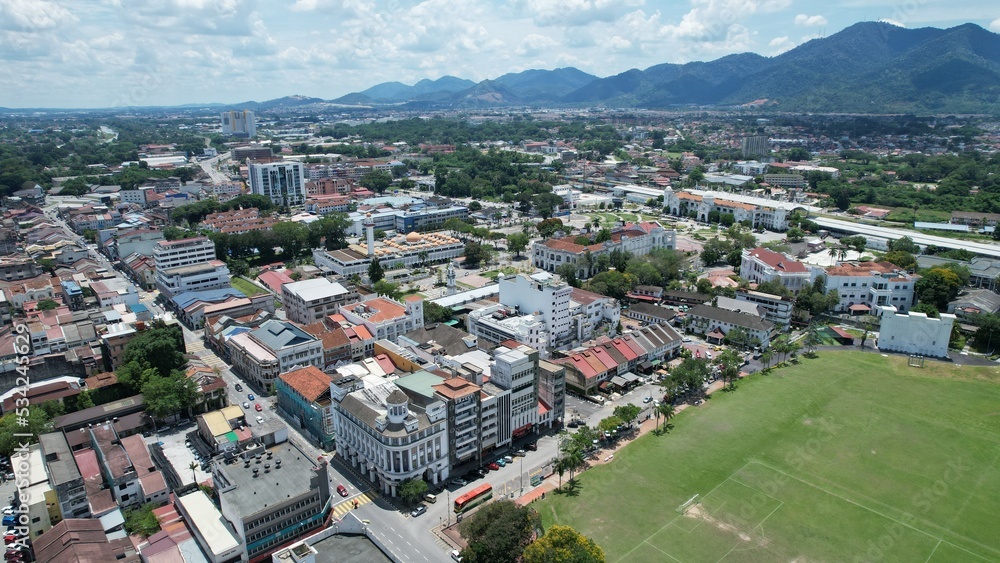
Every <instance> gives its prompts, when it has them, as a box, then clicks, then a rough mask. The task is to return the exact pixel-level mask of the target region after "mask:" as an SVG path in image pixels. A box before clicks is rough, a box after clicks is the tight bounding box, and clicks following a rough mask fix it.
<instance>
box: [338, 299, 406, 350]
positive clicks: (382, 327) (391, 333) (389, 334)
mask: <svg viewBox="0 0 1000 563" xmlns="http://www.w3.org/2000/svg"><path fill="white" fill-rule="evenodd" d="M404 301H405V303H400V302H399V301H396V300H395V299H390V298H388V297H374V298H370V299H368V300H366V301H362V302H360V303H353V304H350V305H341V306H340V314H341V315H343V316H344V318H345V319H347V321H348V322H350V323H351V324H353V325H364V326H365V328H367V329H368V332H370V333H371V334H372V335H374V336H375V339H376V340H382V339H387V340H391V341H393V342H395V341H396V338H397V337H399V336H401V335H403V334H406V333H407V332H409V331H411V330H414V329H418V328H420V327H422V326H424V302H423V300H422V299H421V298H420V297H419V296H416V295H410V296H407V297H405V298H404Z"/></svg>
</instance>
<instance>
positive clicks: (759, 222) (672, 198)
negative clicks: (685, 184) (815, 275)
mask: <svg viewBox="0 0 1000 563" xmlns="http://www.w3.org/2000/svg"><path fill="white" fill-rule="evenodd" d="M663 207H664V208H665V209H666V211H667V213H669V214H671V215H674V216H678V217H692V218H694V219H695V220H697V221H701V222H703V223H704V222H708V216H709V214H710V213H712V212H713V211H718V212H719V213H721V214H732V215H733V218H734V219H735V220H736V222H737V223H739V222H744V221H745V222H747V223H749V224H750V226H751V227H753V228H758V227H760V228H766V229H770V230H772V231H785V230H788V219H789V218H790V217H791V215H792V213H793V212H795V211H797V210H801V211H803V212H811V211H819V209H818V208H816V207H810V206H806V205H802V204H797V203H794V202H787V201H774V200H769V199H763V198H758V197H753V196H746V195H742V194H735V193H728V192H725V193H723V192H715V191H711V190H682V191H679V192H675V191H674V190H673V189H671V188H669V187H668V188H666V189H665V190H664V192H663Z"/></svg>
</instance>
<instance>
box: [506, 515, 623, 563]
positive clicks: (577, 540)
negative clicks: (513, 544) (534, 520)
mask: <svg viewBox="0 0 1000 563" xmlns="http://www.w3.org/2000/svg"><path fill="white" fill-rule="evenodd" d="M523 561H524V563H604V561H605V557H604V550H602V549H601V548H600V547H599V546H598V545H597V544H596V543H594V540H592V539H590V538H588V537H586V536H584V535H582V534H580V532H577V531H576V530H574V529H573V528H570V527H569V526H560V525H558V524H556V525H555V526H552V527H550V528H549V529H548V530H546V531H545V535H544V536H542V537H540V538H538V539H536V540H535V541H533V542H531V544H530V545H528V547H526V548H525V549H524V558H523Z"/></svg>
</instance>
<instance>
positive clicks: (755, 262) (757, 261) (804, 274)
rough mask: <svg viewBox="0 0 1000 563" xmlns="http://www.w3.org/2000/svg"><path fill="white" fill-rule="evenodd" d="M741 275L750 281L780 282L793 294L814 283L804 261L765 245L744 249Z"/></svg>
mask: <svg viewBox="0 0 1000 563" xmlns="http://www.w3.org/2000/svg"><path fill="white" fill-rule="evenodd" d="M740 277H741V278H743V279H745V280H747V281H749V282H750V283H758V284H759V283H764V282H771V281H774V282H778V283H780V284H781V285H782V286H783V287H784V288H785V289H787V290H788V291H790V292H791V293H792V294H793V295H798V294H799V292H800V291H802V290H803V289H805V288H806V287H807V286H808V285H809V284H810V283H812V273H811V272H810V271H809V269H808V268H806V266H805V265H804V264H803V263H801V262H798V261H796V260H795V259H793V258H789V257H788V256H785V255H784V254H778V253H777V252H774V251H773V250H768V249H766V248H764V247H757V248H751V249H746V250H744V251H743V257H742V259H741V261H740Z"/></svg>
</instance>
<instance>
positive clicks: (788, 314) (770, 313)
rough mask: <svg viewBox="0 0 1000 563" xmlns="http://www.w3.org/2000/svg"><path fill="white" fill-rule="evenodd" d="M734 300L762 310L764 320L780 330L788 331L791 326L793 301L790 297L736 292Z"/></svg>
mask: <svg viewBox="0 0 1000 563" xmlns="http://www.w3.org/2000/svg"><path fill="white" fill-rule="evenodd" d="M736 299H738V300H740V301H747V302H750V303H753V304H755V305H757V306H759V307H761V308H762V309H763V310H764V319H765V320H768V321H771V322H772V323H774V324H775V325H777V326H778V327H780V329H781V330H788V327H789V326H791V324H792V311H793V310H794V309H795V301H794V300H793V299H792V298H790V297H782V296H780V295H771V294H770V293H761V292H759V291H751V290H737V291H736Z"/></svg>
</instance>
